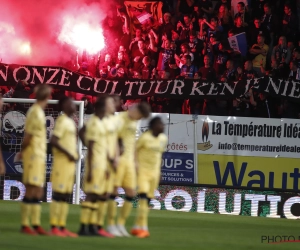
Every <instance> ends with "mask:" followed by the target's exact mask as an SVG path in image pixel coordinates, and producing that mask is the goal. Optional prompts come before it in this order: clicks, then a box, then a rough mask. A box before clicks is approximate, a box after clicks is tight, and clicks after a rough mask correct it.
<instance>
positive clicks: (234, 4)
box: [231, 0, 248, 17]
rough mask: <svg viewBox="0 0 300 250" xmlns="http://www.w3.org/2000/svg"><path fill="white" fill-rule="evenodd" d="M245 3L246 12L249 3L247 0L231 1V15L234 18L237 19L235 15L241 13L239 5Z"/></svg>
mask: <svg viewBox="0 0 300 250" xmlns="http://www.w3.org/2000/svg"><path fill="white" fill-rule="evenodd" d="M240 2H242V3H244V6H245V10H247V9H248V1H247V0H231V13H232V16H233V17H235V15H236V14H237V13H238V12H239V9H238V8H239V6H238V5H239V3H240Z"/></svg>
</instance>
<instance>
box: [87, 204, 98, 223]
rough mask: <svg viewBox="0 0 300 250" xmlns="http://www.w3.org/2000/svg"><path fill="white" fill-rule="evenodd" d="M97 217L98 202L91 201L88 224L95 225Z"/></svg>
mask: <svg viewBox="0 0 300 250" xmlns="http://www.w3.org/2000/svg"><path fill="white" fill-rule="evenodd" d="M97 219H98V204H97V203H96V202H95V203H92V208H91V216H90V221H89V224H92V225H96V224H97Z"/></svg>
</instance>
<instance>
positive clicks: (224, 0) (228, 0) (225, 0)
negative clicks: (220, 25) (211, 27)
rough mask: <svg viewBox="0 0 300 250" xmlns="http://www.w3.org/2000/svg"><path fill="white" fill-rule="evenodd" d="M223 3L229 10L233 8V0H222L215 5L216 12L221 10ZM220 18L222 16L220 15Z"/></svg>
mask: <svg viewBox="0 0 300 250" xmlns="http://www.w3.org/2000/svg"><path fill="white" fill-rule="evenodd" d="M221 5H225V6H226V8H227V10H228V11H230V10H231V0H221V1H218V2H217V4H216V5H215V13H218V12H220V7H221ZM219 19H220V17H219Z"/></svg>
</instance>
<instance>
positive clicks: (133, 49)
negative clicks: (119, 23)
mask: <svg viewBox="0 0 300 250" xmlns="http://www.w3.org/2000/svg"><path fill="white" fill-rule="evenodd" d="M141 40H143V41H145V37H144V36H143V33H142V30H141V29H136V30H135V38H133V39H132V41H131V43H130V45H129V51H130V56H131V57H132V58H134V57H136V53H137V51H138V50H139V46H138V42H139V41H141Z"/></svg>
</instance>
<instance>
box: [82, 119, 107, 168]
mask: <svg viewBox="0 0 300 250" xmlns="http://www.w3.org/2000/svg"><path fill="white" fill-rule="evenodd" d="M89 141H94V146H93V162H94V163H95V164H97V165H99V164H100V165H103V163H104V162H105V161H106V159H107V147H106V146H107V136H106V129H105V126H104V123H103V120H100V118H99V117H97V116H96V115H92V117H91V118H90V119H89V120H88V122H87V123H86V133H85V142H86V145H88V142H89ZM101 167H102V166H101Z"/></svg>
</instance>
